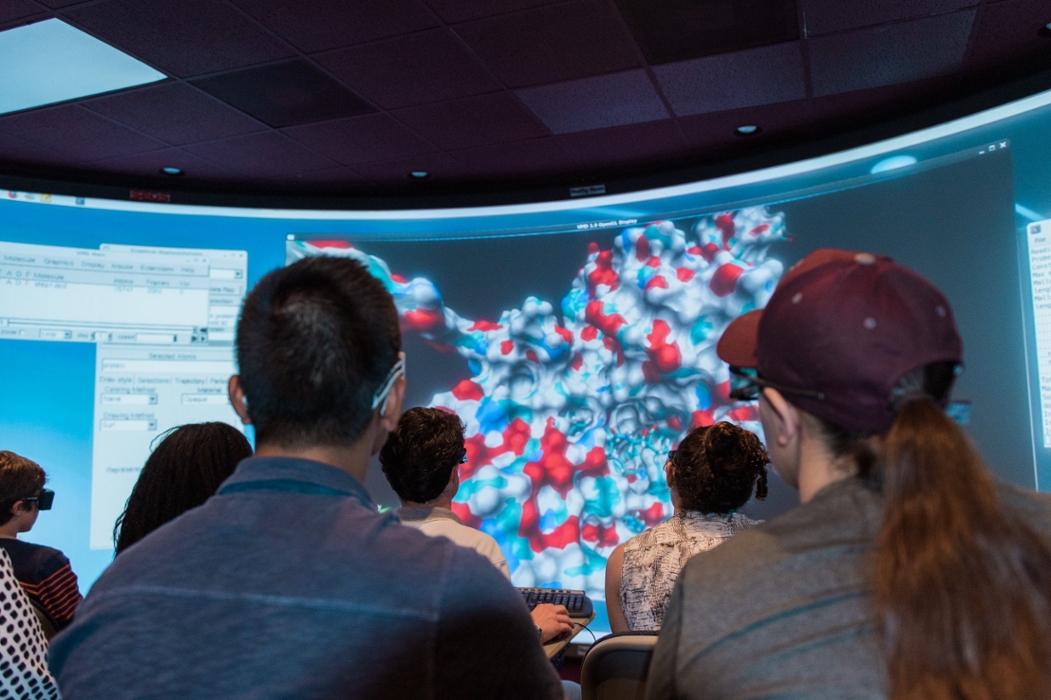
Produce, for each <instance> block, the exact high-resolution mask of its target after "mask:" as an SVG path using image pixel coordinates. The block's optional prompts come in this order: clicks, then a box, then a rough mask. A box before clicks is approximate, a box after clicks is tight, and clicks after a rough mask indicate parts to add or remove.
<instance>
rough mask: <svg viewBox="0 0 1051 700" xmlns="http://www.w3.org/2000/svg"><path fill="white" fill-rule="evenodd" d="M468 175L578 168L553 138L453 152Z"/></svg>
mask: <svg viewBox="0 0 1051 700" xmlns="http://www.w3.org/2000/svg"><path fill="white" fill-rule="evenodd" d="M451 155H452V156H453V157H454V158H456V159H457V160H458V161H460V162H461V163H463V165H464V169H465V172H466V173H468V174H470V173H474V174H477V175H478V176H490V175H491V176H497V175H502V176H507V175H518V174H522V175H533V174H537V173H555V172H566V171H572V170H576V169H577V164H576V160H575V159H574V158H573V156H571V155H569V154H568V153H567V152H566V151H565V149H563V148H562V146H560V145H559V143H558V141H557V140H556V139H555V138H553V137H547V138H542V139H535V140H533V141H515V142H514V143H501V144H496V145H494V146H483V147H481V148H470V149H466V150H463V151H453V152H452V153H451Z"/></svg>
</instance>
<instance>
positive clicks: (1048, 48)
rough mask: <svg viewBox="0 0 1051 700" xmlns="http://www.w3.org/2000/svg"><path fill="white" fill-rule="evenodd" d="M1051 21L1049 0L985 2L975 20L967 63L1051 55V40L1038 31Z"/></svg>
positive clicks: (974, 63) (976, 66)
mask: <svg viewBox="0 0 1051 700" xmlns="http://www.w3.org/2000/svg"><path fill="white" fill-rule="evenodd" d="M1049 21H1051V4H1049V3H1048V1H1047V0H1004V1H1003V2H997V3H993V4H987V5H983V6H982V7H981V8H980V9H979V10H978V17H977V19H976V20H975V27H974V41H973V42H972V44H971V50H970V51H969V52H968V54H967V60H966V65H967V67H970V68H980V67H982V66H987V65H990V64H992V65H1000V64H1003V63H1005V62H1008V61H1012V60H1019V59H1021V60H1026V59H1037V58H1044V59H1051V40H1048V39H1045V38H1043V37H1041V36H1039V35H1038V34H1037V31H1038V30H1039V29H1040V27H1042V26H1044V25H1045V24H1047V23H1048V22H1049Z"/></svg>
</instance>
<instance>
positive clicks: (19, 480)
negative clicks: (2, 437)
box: [0, 450, 47, 525]
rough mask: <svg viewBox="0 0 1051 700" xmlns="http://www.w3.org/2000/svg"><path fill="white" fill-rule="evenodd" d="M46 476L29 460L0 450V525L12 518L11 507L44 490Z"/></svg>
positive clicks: (39, 467)
mask: <svg viewBox="0 0 1051 700" xmlns="http://www.w3.org/2000/svg"><path fill="white" fill-rule="evenodd" d="M46 482H47V474H45V473H44V469H43V468H42V467H41V466H40V465H39V464H37V463H36V462H34V461H33V460H31V459H27V458H25V457H23V456H22V455H18V454H15V453H14V452H8V451H7V450H0V525H3V524H4V523H6V522H7V521H8V520H10V519H11V518H13V517H14V514H13V513H11V507H12V506H13V505H14V504H16V503H18V502H19V501H21V500H22V499H23V498H29V497H30V496H35V495H36V494H38V493H39V492H40V489H42V488H44V484H45V483H46Z"/></svg>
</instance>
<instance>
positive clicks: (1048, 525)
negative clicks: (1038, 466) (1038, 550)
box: [997, 482, 1051, 538]
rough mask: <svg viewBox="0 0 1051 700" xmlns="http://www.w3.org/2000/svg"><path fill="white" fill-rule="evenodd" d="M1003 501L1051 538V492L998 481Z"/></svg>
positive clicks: (1037, 529)
mask: <svg viewBox="0 0 1051 700" xmlns="http://www.w3.org/2000/svg"><path fill="white" fill-rule="evenodd" d="M997 490H998V491H999V494H1000V499H1001V501H1002V502H1003V503H1004V504H1005V505H1007V507H1008V508H1010V509H1011V510H1012V511H1014V512H1015V513H1016V514H1017V515H1018V516H1019V517H1020V518H1021V519H1022V520H1023V521H1024V522H1026V523H1028V524H1029V525H1030V526H1031V527H1032V528H1033V529H1035V530H1036V531H1037V532H1039V533H1040V534H1042V535H1044V536H1046V537H1049V538H1051V494H1047V493H1039V492H1037V491H1033V490H1032V489H1026V488H1022V487H1021V486H1016V485H1014V484H1008V483H1005V482H998V483H997Z"/></svg>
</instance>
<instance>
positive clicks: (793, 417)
mask: <svg viewBox="0 0 1051 700" xmlns="http://www.w3.org/2000/svg"><path fill="white" fill-rule="evenodd" d="M763 397H764V398H765V399H766V401H767V403H768V404H769V405H770V408H772V409H773V411H772V413H773V414H774V415H773V423H774V425H773V426H772V427H773V428H774V433H775V434H774V435H773V436H769V435H768V436H767V438H766V439H767V440H769V439H770V438H771V437H773V439H774V440H775V441H776V443H777V445H778V446H780V447H785V446H787V445H789V444H791V443H792V442H793V441H795V440H798V439H799V438H800V431H801V430H802V428H803V414H802V413H801V412H800V411H799V409H798V408H796V407H795V406H793V405H792V404H790V403H789V402H788V401H786V400H785V397H784V396H782V394H781V392H780V391H778V390H777V389H771V388H769V387H766V388H764V389H763Z"/></svg>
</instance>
